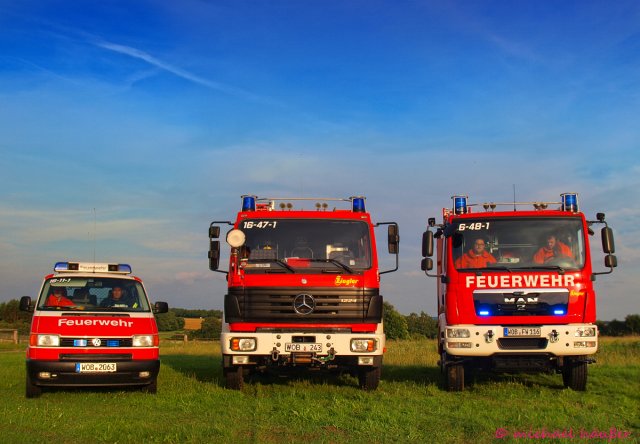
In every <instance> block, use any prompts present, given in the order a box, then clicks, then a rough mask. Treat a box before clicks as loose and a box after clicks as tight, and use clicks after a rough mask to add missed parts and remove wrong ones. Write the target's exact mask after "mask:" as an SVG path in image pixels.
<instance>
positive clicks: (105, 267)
mask: <svg viewBox="0 0 640 444" xmlns="http://www.w3.org/2000/svg"><path fill="white" fill-rule="evenodd" d="M53 271H55V272H56V273H64V272H71V273H74V272H77V273H119V274H131V273H132V270H131V265H129V264H103V263H94V262H56V264H55V265H54V266H53Z"/></svg>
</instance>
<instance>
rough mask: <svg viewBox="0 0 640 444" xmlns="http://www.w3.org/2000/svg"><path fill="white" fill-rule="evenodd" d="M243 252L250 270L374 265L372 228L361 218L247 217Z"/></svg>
mask: <svg viewBox="0 0 640 444" xmlns="http://www.w3.org/2000/svg"><path fill="white" fill-rule="evenodd" d="M238 228H239V229H241V230H242V231H243V232H244V233H245V236H246V241H245V244H244V246H243V247H241V251H240V254H241V255H242V258H243V259H245V260H243V262H244V264H245V270H246V271H247V272H264V273H269V272H271V273H273V272H284V273H287V272H288V273H291V272H296V271H301V270H300V269H301V268H304V272H322V273H333V272H335V273H345V272H347V273H355V272H357V271H358V270H360V271H362V270H364V269H367V268H370V267H371V245H370V240H369V227H368V225H367V223H365V222H361V221H343V220H318V219H313V220H308V219H293V220H289V219H287V220H282V219H272V220H268V219H265V220H246V221H243V222H241V223H240V225H239V227H238Z"/></svg>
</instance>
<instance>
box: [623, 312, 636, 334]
mask: <svg viewBox="0 0 640 444" xmlns="http://www.w3.org/2000/svg"><path fill="white" fill-rule="evenodd" d="M624 323H625V325H626V327H627V332H628V333H629V334H632V335H640V314H632V315H627V317H626V318H624Z"/></svg>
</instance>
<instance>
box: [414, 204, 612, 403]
mask: <svg viewBox="0 0 640 444" xmlns="http://www.w3.org/2000/svg"><path fill="white" fill-rule="evenodd" d="M452 199H453V203H454V206H453V209H451V210H450V209H446V208H445V209H444V210H443V216H444V217H443V219H444V220H443V223H442V224H438V225H437V224H436V221H435V218H430V219H429V227H431V228H432V230H433V231H432V230H427V231H426V232H425V233H424V235H423V242H422V255H423V256H424V259H423V260H422V269H423V270H424V271H425V272H427V275H430V274H429V270H431V269H432V268H433V260H432V259H431V256H432V255H433V246H434V238H436V239H437V253H436V257H437V274H436V275H430V276H436V277H437V278H438V284H437V296H438V330H439V335H438V338H439V339H438V352H439V354H440V366H441V369H442V371H443V373H445V375H446V386H447V388H448V390H451V391H459V390H463V389H464V381H465V370H494V371H555V372H559V373H562V379H563V382H564V385H565V387H570V388H572V389H574V390H585V389H586V385H587V364H589V363H591V362H594V361H595V360H594V359H593V358H592V355H593V354H594V353H595V352H596V351H597V348H598V328H597V326H596V325H595V321H596V295H595V291H594V288H593V281H595V278H596V275H598V274H607V273H611V272H612V271H613V268H614V267H615V266H616V265H617V260H616V257H615V256H614V255H613V253H614V252H615V251H614V242H613V232H612V230H611V228H609V226H608V225H607V223H606V222H605V220H604V219H605V215H604V214H603V213H598V214H597V216H596V219H597V220H591V221H590V220H586V219H585V216H584V214H582V213H581V212H579V211H578V196H577V194H576V193H565V194H562V195H561V202H510V203H493V202H490V203H485V204H482V205H480V206H479V207H480V208H481V209H483V210H484V211H478V212H474V211H472V210H473V209H474V207H475V208H478V206H476V205H473V204H467V196H453V197H452ZM523 205H527V206H528V207H529V208H531V205H533V208H532V209H529V210H520V209H519V207H522V206H523ZM556 205H558V206H559V207H556ZM505 206H509V207H512V208H509V209H505V210H500V209H498V208H504V207H505ZM551 206H553V207H554V208H557V209H549V208H550V207H551ZM594 224H603V225H604V227H602V230H601V235H602V248H603V251H604V253H605V254H606V256H605V261H604V263H605V266H606V267H608V268H609V270H608V271H604V272H594V271H593V270H592V265H591V251H590V249H589V236H590V235H593V234H594V231H593V230H592V228H591V227H592V225H594ZM434 231H435V232H434Z"/></svg>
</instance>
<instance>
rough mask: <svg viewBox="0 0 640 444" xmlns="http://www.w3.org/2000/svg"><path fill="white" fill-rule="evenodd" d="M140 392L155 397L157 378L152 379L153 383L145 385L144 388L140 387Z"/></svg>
mask: <svg viewBox="0 0 640 444" xmlns="http://www.w3.org/2000/svg"><path fill="white" fill-rule="evenodd" d="M142 391H143V392H145V393H150V394H152V395H155V394H156V393H158V378H157V377H156V378H153V381H151V384H147V385H145V386H143V387H142Z"/></svg>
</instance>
